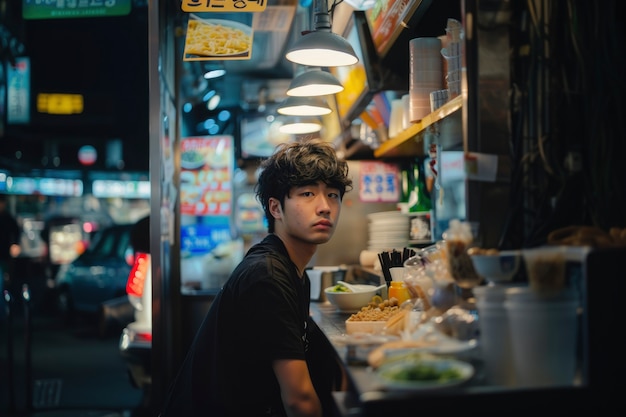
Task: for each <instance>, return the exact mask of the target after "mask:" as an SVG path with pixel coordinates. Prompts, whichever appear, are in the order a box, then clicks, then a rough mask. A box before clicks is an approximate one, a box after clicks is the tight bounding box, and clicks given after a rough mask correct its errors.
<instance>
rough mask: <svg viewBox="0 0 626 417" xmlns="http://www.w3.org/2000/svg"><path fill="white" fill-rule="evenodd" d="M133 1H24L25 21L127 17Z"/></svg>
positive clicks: (23, 13) (23, 12) (23, 15)
mask: <svg viewBox="0 0 626 417" xmlns="http://www.w3.org/2000/svg"><path fill="white" fill-rule="evenodd" d="M130 8H131V0H65V1H61V0H23V3H22V17H23V18H24V19H27V20H28V19H32V20H35V19H69V18H81V17H82V18H85V17H107V16H125V15H127V14H129V13H130Z"/></svg>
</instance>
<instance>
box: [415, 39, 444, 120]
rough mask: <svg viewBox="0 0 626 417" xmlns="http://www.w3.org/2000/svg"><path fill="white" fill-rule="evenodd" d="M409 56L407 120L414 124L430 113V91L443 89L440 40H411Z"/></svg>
mask: <svg viewBox="0 0 626 417" xmlns="http://www.w3.org/2000/svg"><path fill="white" fill-rule="evenodd" d="M409 56H410V62H409V74H410V76H409V118H410V120H411V122H412V123H416V122H419V121H420V120H421V119H422V118H423V117H424V116H426V115H427V114H429V113H430V111H431V109H430V93H431V91H436V90H441V89H442V87H443V73H442V60H441V39H439V38H415V39H411V40H410V41H409Z"/></svg>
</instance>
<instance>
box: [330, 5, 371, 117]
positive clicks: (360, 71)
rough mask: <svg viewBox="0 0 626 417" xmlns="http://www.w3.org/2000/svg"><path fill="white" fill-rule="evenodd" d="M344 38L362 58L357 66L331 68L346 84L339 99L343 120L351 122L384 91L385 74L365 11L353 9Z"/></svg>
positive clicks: (343, 83)
mask: <svg viewBox="0 0 626 417" xmlns="http://www.w3.org/2000/svg"><path fill="white" fill-rule="evenodd" d="M343 37H344V38H345V39H346V40H347V41H348V42H349V43H350V45H352V47H353V48H354V52H355V53H356V55H357V57H358V58H359V61H358V62H357V63H356V64H353V65H345V66H338V67H331V68H330V69H329V71H330V73H331V74H333V75H334V76H335V77H336V78H337V79H338V80H339V82H340V83H341V85H343V87H344V89H343V91H340V92H339V93H337V94H335V98H336V100H337V111H338V113H339V117H340V120H341V121H342V122H343V123H345V124H349V122H351V121H352V119H354V118H355V117H358V116H359V115H360V114H361V112H362V111H363V110H364V109H365V107H366V106H367V104H368V103H369V102H370V101H371V99H372V98H373V97H374V95H375V94H376V93H377V92H378V91H379V90H380V88H381V85H380V83H381V74H380V72H379V66H378V59H377V57H376V56H373V54H374V51H373V50H372V49H373V45H372V39H371V35H370V32H369V27H368V23H367V20H366V17H365V13H364V12H363V11H360V10H355V11H354V12H352V16H351V18H350V20H349V21H348V24H347V25H346V28H345V30H344V33H343Z"/></svg>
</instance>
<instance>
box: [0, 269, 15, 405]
mask: <svg viewBox="0 0 626 417" xmlns="http://www.w3.org/2000/svg"><path fill="white" fill-rule="evenodd" d="M0 279H2V277H1V276H0ZM3 297H4V303H5V304H4V310H5V313H6V315H5V316H6V324H7V380H8V385H9V410H8V411H9V414H10V415H11V414H15V385H14V384H15V381H14V375H13V367H14V366H15V364H14V362H13V316H12V314H11V313H12V312H11V303H12V302H13V300H12V298H11V293H10V292H9V290H4V291H3Z"/></svg>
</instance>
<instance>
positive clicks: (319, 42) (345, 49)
mask: <svg viewBox="0 0 626 417" xmlns="http://www.w3.org/2000/svg"><path fill="white" fill-rule="evenodd" d="M314 14H315V18H314V19H315V30H314V31H311V32H308V33H305V34H304V35H302V37H301V38H300V39H298V40H297V41H296V42H295V43H294V45H293V46H292V47H291V48H290V49H289V51H288V52H287V54H286V55H285V57H286V58H287V59H288V60H289V61H291V62H295V63H296V64H301V65H308V66H320V65H321V66H324V67H338V66H344V65H353V64H356V63H357V62H359V59H358V58H357V56H356V53H355V52H354V49H353V48H352V45H350V43H349V42H348V41H347V40H345V39H344V38H343V37H341V36H339V35H337V34H336V33H333V32H332V31H331V25H330V14H329V13H328V4H327V3H326V0H315V3H314Z"/></svg>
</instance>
